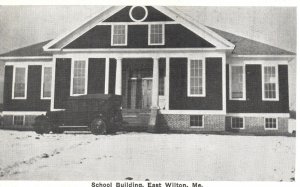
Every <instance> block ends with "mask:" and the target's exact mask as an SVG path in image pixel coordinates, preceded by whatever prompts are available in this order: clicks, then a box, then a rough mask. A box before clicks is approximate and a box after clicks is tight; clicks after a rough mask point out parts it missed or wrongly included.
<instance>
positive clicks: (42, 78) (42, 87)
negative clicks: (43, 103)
mask: <svg viewBox="0 0 300 187" xmlns="http://www.w3.org/2000/svg"><path fill="white" fill-rule="evenodd" d="M45 68H51V95H50V96H49V97H44V74H45ZM52 76H53V67H52V66H51V65H43V66H42V77H41V99H51V97H52V84H53V82H52V80H53V79H52Z"/></svg>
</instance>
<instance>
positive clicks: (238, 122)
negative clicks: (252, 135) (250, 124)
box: [231, 117, 244, 129]
mask: <svg viewBox="0 0 300 187" xmlns="http://www.w3.org/2000/svg"><path fill="white" fill-rule="evenodd" d="M231 128H232V129H243V128H244V118H241V117H231Z"/></svg>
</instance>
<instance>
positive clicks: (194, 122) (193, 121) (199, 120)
mask: <svg viewBox="0 0 300 187" xmlns="http://www.w3.org/2000/svg"><path fill="white" fill-rule="evenodd" d="M190 126H191V127H203V115H192V116H190Z"/></svg>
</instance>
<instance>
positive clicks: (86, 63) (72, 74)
mask: <svg viewBox="0 0 300 187" xmlns="http://www.w3.org/2000/svg"><path fill="white" fill-rule="evenodd" d="M75 61H84V62H85V77H84V78H85V87H84V93H83V94H74V93H73V78H74V63H75ZM88 69H89V61H88V59H72V63H71V89H70V96H79V95H86V94H87V89H88Z"/></svg>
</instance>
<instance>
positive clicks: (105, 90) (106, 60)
mask: <svg viewBox="0 0 300 187" xmlns="http://www.w3.org/2000/svg"><path fill="white" fill-rule="evenodd" d="M104 86H105V87H104V94H108V91H109V58H105V85H104Z"/></svg>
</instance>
